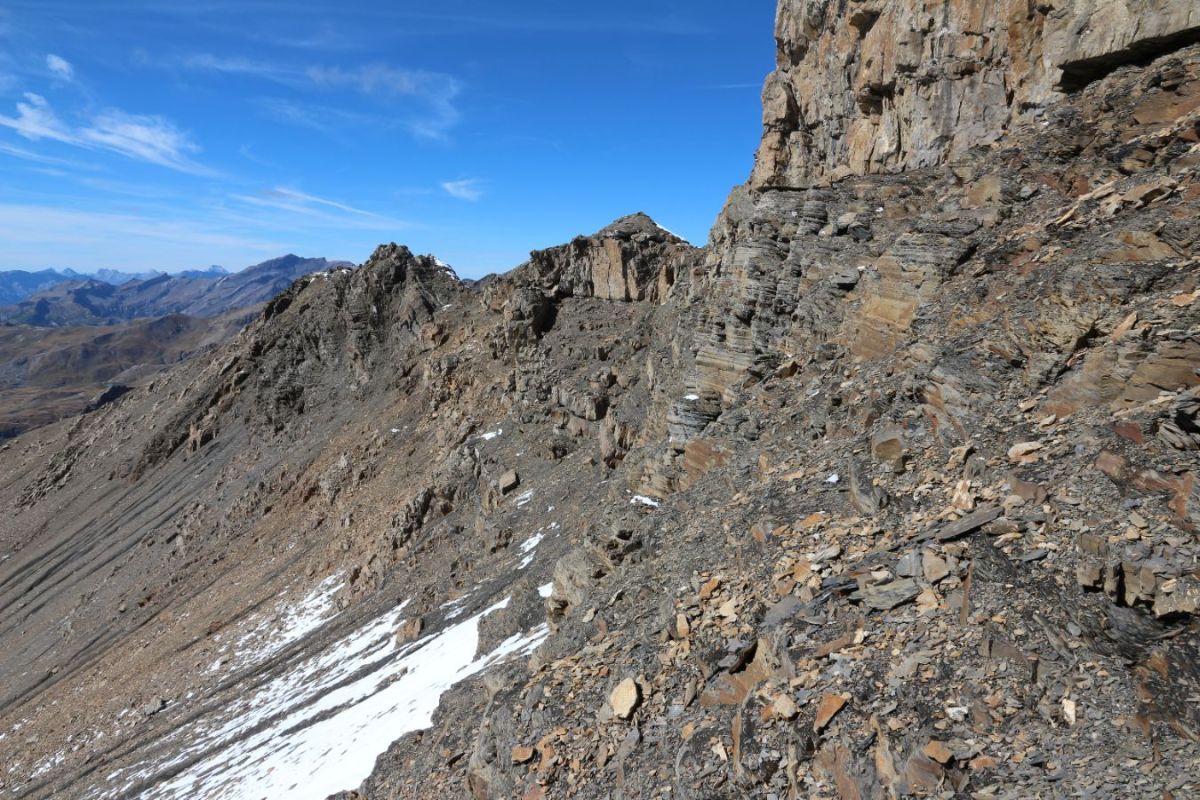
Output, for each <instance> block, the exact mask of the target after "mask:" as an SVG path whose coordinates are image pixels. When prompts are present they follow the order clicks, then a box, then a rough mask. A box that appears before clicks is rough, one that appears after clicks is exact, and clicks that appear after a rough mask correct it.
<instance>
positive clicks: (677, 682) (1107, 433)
mask: <svg viewBox="0 0 1200 800" xmlns="http://www.w3.org/2000/svg"><path fill="white" fill-rule="evenodd" d="M920 8H921V9H922V10H921V11H920V12H919V13H918V6H917V5H916V4H913V3H875V4H872V3H867V2H863V3H856V2H849V1H848V2H843V3H832V2H829V3H816V2H811V3H793V2H783V3H782V4H781V7H780V15H779V28H778V41H779V47H780V52H781V58H782V59H783V60H782V61H781V71H780V72H778V73H777V74H776V75H775V76H773V77H772V78H771V79H770V80H769V82H768V86H767V89H766V93H765V94H766V101H767V102H766V105H767V125H766V128H765V136H766V142H767V147H766V150H765V151H764V154H760V159H759V163H758V167H757V171H756V175H755V178H754V180H753V181H752V182H751V183H750V184H749V185H748V186H746V187H742V188H739V189H737V190H735V191H734V193H733V194H732V196H731V197H730V199H729V202H728V203H727V205H726V208H725V210H724V211H723V213H722V214H721V216H720V218H719V219H718V221H717V224H716V225H715V227H714V229H713V233H712V236H711V238H710V241H709V243H708V245H707V247H705V248H703V249H698V248H693V247H691V246H690V245H688V244H687V243H685V242H682V241H681V240H679V239H678V238H676V237H674V236H671V235H670V234H669V233H667V232H665V231H663V230H662V229H660V228H658V227H657V226H656V225H654V224H653V222H651V221H650V220H649V219H648V218H646V217H644V216H642V215H633V216H631V217H627V218H624V219H622V220H619V221H618V222H616V223H614V224H613V225H612V226H609V227H608V228H605V229H603V230H601V231H599V232H597V233H596V234H594V235H592V236H588V237H580V238H578V239H576V240H575V241H573V242H570V243H568V244H565V245H563V246H561V247H557V248H552V249H550V250H547V251H542V252H539V253H534V254H533V255H532V256H531V258H530V260H529V262H527V263H526V264H524V265H521V266H520V267H518V268H517V269H515V270H514V271H513V272H510V273H508V274H506V275H501V276H490V277H488V278H485V279H483V280H481V281H479V282H476V283H473V284H465V283H462V282H459V281H458V280H456V279H455V278H454V276H453V274H452V273H451V272H450V271H449V270H448V269H447V268H446V267H444V266H443V265H441V264H440V262H437V261H436V260H435V259H432V258H429V257H424V256H416V255H414V254H412V253H411V252H409V251H408V250H407V249H405V248H402V247H398V246H395V245H391V246H386V247H382V248H380V249H379V250H378V251H377V252H376V254H375V255H374V256H373V257H372V259H371V260H369V261H368V262H367V263H366V264H364V265H363V266H362V267H360V268H359V269H358V270H357V271H355V272H353V273H350V272H348V271H347V272H338V271H335V272H333V273H329V274H325V275H321V276H316V277H313V278H311V279H307V280H305V281H303V282H300V283H297V284H296V285H294V286H293V287H292V288H291V289H290V290H289V291H287V292H285V293H284V294H283V295H281V296H280V297H278V298H277V299H276V300H275V301H274V302H273V303H272V304H271V305H270V306H269V307H268V308H267V310H266V312H265V313H264V314H263V316H262V318H261V319H259V320H258V321H257V322H255V323H254V324H253V325H251V326H250V327H249V328H248V329H247V330H246V331H245V332H244V333H243V334H242V335H241V337H240V338H239V340H238V341H236V342H234V343H232V344H231V345H229V346H228V347H226V348H225V349H223V350H222V351H221V352H220V354H219V355H218V356H217V357H216V358H214V359H212V360H211V361H209V362H207V363H205V364H203V365H200V366H198V367H197V366H192V367H189V368H185V369H180V370H175V371H172V372H171V373H169V374H168V375H166V376H165V377H164V378H163V379H162V380H160V381H156V383H155V385H154V386H153V387H152V388H151V389H149V390H146V391H135V392H131V393H129V394H128V395H126V396H125V397H123V398H121V399H120V400H119V401H118V402H115V403H113V404H110V405H108V406H106V407H105V408H103V409H101V410H99V411H97V412H95V413H94V414H90V415H86V416H84V417H81V418H79V419H78V420H75V421H73V422H70V423H63V424H60V425H58V426H56V427H53V428H49V429H47V430H46V431H43V432H41V433H40V434H37V435H35V436H28V437H22V438H19V439H16V440H14V441H13V442H12V443H11V444H9V445H8V446H7V448H8V449H6V450H3V451H0V452H3V453H4V454H5V459H4V460H3V462H0V466H2V467H3V471H2V472H0V496H2V497H3V499H4V501H5V502H6V503H9V504H10V507H11V508H12V514H11V515H10V516H9V517H8V518H6V519H4V520H3V521H0V543H2V544H3V547H4V550H3V552H2V553H0V609H2V610H3V612H4V613H3V615H2V616H0V641H2V642H3V644H4V647H3V648H0V677H2V678H3V681H2V682H0V689H2V693H0V703H2V704H3V706H2V708H0V715H2V717H0V734H3V735H4V736H5V738H3V739H0V749H3V748H11V749H8V750H4V754H5V755H6V756H7V759H8V763H9V764H10V765H11V769H10V770H9V771H8V772H6V773H3V774H0V780H2V781H4V782H5V784H4V788H5V789H14V790H16V792H19V793H21V794H22V796H26V797H30V798H48V797H76V796H106V797H116V796H128V795H131V794H132V795H140V796H145V797H157V796H168V797H175V796H185V795H180V794H179V793H177V792H175V793H171V792H167V790H166V789H164V788H162V787H164V786H168V785H170V784H169V783H168V782H169V781H171V780H172V779H173V778H176V777H177V776H179V775H180V774H183V775H184V776H185V777H188V778H189V779H191V778H192V777H193V776H194V773H192V772H188V770H190V769H191V766H192V764H191V761H189V760H192V761H199V763H201V764H207V763H209V762H210V761H212V760H215V761H217V762H220V763H231V764H243V761H239V760H238V759H235V758H233V755H237V756H238V757H239V758H242V759H245V758H248V757H247V756H246V755H245V753H244V752H242V751H239V750H237V749H236V748H232V749H231V745H230V744H229V743H228V742H225V743H221V742H216V743H213V742H210V741H208V740H206V739H203V737H200V741H199V744H198V745H195V746H197V747H199V749H200V750H201V751H202V752H201V753H200V755H195V754H194V753H193V752H192V751H190V750H188V751H186V752H184V753H183V754H182V755H180V754H179V744H180V742H181V739H180V736H181V734H180V731H183V732H184V733H185V734H186V732H188V731H191V730H193V728H194V727H195V726H198V725H199V726H201V729H202V730H209V729H213V730H223V729H225V727H226V726H228V725H231V724H232V722H231V719H236V718H237V717H238V716H241V715H243V714H244V713H245V712H246V709H247V707H251V708H253V707H254V703H253V701H252V700H247V698H257V697H258V696H259V695H258V694H256V692H258V691H259V690H262V689H263V687H267V689H269V688H270V687H271V686H273V685H275V684H274V683H272V681H273V680H275V679H276V678H277V677H279V676H280V675H285V676H286V675H287V674H290V673H288V672H287V670H288V668H289V667H290V666H292V665H294V664H296V663H304V662H303V661H302V660H303V659H304V658H306V657H314V656H320V655H321V654H324V653H328V652H330V651H329V649H328V648H329V647H330V643H331V642H334V641H337V640H338V637H339V636H342V635H343V634H345V633H346V632H347V631H352V630H355V629H357V627H358V626H360V625H362V624H363V623H367V622H370V621H371V620H374V619H377V618H378V617H377V615H378V614H379V613H380V611H381V610H388V609H399V610H398V611H396V612H395V613H397V614H399V613H401V612H402V613H403V614H404V621H403V624H399V623H397V624H396V631H395V635H394V636H391V635H387V636H386V638H388V639H389V640H393V641H398V642H402V643H404V646H415V645H417V644H420V643H421V642H427V641H432V640H433V638H434V637H436V635H437V634H438V632H439V631H443V630H446V629H448V626H450V625H451V624H452V620H453V619H455V618H456V617H457V616H458V615H459V614H467V613H470V614H472V615H473V614H485V612H486V611H487V610H489V609H490V610H491V611H492V613H491V614H490V615H486V616H484V618H483V622H482V623H481V624H480V625H479V643H478V654H479V655H480V656H484V655H486V654H488V653H491V652H493V651H495V650H497V649H498V647H499V645H501V644H502V643H503V642H508V641H512V640H513V637H517V639H518V640H519V639H520V636H521V635H522V634H524V633H526V632H528V631H529V630H531V629H533V630H539V631H542V632H543V634H542V635H544V636H545V637H546V638H545V641H544V642H541V640H540V639H539V640H538V642H539V645H538V647H537V649H536V651H534V652H532V653H531V654H529V655H528V657H527V658H517V659H510V660H507V661H499V662H498V663H496V664H495V665H493V666H492V668H491V669H490V670H488V671H486V672H484V673H483V674H481V675H476V676H475V677H471V678H469V679H466V680H464V681H463V682H462V683H461V684H459V686H458V687H457V688H454V689H451V690H449V691H448V692H447V693H446V694H445V695H443V696H442V698H441V704H440V706H439V708H438V711H437V712H436V713H435V714H434V715H433V718H432V724H431V725H430V726H429V727H427V728H425V729H423V730H420V731H417V732H412V733H409V734H407V735H405V736H404V737H403V738H401V739H399V740H398V741H396V742H394V743H393V744H392V745H391V746H390V747H389V748H388V749H387V751H386V752H384V753H382V754H381V755H380V756H379V758H378V760H377V761H376V762H375V765H374V769H373V771H372V772H371V774H370V775H369V777H367V778H366V779H365V780H364V781H362V782H361V784H360V785H359V786H357V787H356V788H355V787H352V786H350V785H349V784H353V783H357V782H358V781H359V780H360V778H361V775H355V776H354V777H352V778H351V777H350V776H349V775H347V778H346V784H347V786H346V789H347V791H346V792H345V793H343V795H342V797H351V798H369V799H370V800H376V799H377V798H378V799H382V798H414V800H415V799H416V798H428V797H438V796H449V797H471V798H477V799H478V800H489V799H490V798H497V799H499V798H526V799H528V800H537V799H538V798H574V797H580V798H618V797H620V798H654V797H662V798H666V797H672V798H694V799H695V800H700V799H701V798H735V797H739V798H740V797H759V798H801V797H805V798H810V797H811V798H835V797H836V798H841V800H861V799H862V798H875V797H878V798H894V797H947V798H948V797H956V796H970V797H981V798H1028V797H1070V796H1080V797H1122V798H1125V797H1131V798H1155V799H1156V800H1158V799H1160V798H1167V797H1170V798H1182V797H1191V796H1197V795H1198V794H1200V783H1198V781H1197V775H1200V745H1198V743H1197V736H1198V734H1200V712H1198V711H1197V706H1196V704H1195V702H1194V698H1195V697H1196V696H1197V695H1198V694H1200V670H1198V669H1197V664H1198V663H1200V626H1198V623H1197V620H1198V618H1200V567H1198V566H1197V564H1198V563H1200V538H1198V537H1200V466H1198V462H1197V453H1198V452H1200V451H1198V450H1197V447H1198V446H1200V418H1198V412H1200V404H1198V403H1197V399H1196V395H1197V392H1198V391H1200V388H1198V387H1200V371H1198V369H1200V225H1198V224H1197V220H1198V218H1200V45H1195V44H1189V41H1190V38H1191V37H1192V32H1193V30H1194V26H1195V19H1194V11H1193V10H1192V8H1191V7H1190V6H1188V5H1186V4H1179V3H1175V4H1168V3H1161V4H1160V3H1155V2H1149V0H1148V1H1147V2H1144V3H1137V4H1133V3H1130V4H1128V5H1127V6H1125V5H1121V4H1107V5H1105V6H1104V9H1103V11H1101V10H1100V6H1099V4H1097V5H1095V6H1092V5H1087V4H1085V3H1081V2H1080V3H1070V2H1064V3H1061V4H1057V5H1053V6H1052V5H1051V4H1032V3H1031V4H1024V3H1022V4H1021V5H1020V6H1019V7H1018V6H1017V5H1013V4H1008V3H989V4H983V3H979V4H970V3H953V2H946V3H936V4H934V3H930V4H928V5H927V6H921V7H920ZM887 59H890V60H887ZM860 77H861V78H862V81H863V82H861V83H859V79H860ZM889 86H890V88H889ZM864 87H865V88H867V89H868V90H869V91H868V92H867V94H866V95H862V94H861V92H860V91H859V90H860V89H862V88H864ZM976 90H978V91H979V92H982V95H981V97H983V98H987V97H994V98H995V99H996V102H995V103H991V102H984V100H982V99H978V98H977V96H976V94H975V93H974V92H975V91H976ZM780 92H782V94H779V93H780ZM989 92H991V93H993V94H989ZM781 97H782V102H780V101H779V99H780V98H781ZM860 97H864V98H865V101H860ZM876 98H879V99H880V102H879V103H876V102H875V99H876ZM806 104H812V108H809V109H808V110H806V111H804V112H803V114H802V115H801V112H800V108H801V107H802V106H805V105H806ZM822 104H824V105H822ZM905 104H907V105H905ZM976 104H978V105H976ZM901 107H903V108H905V109H907V110H905V111H904V113H903V114H900V115H896V113H895V112H896V110H897V109H899V108H901ZM781 109H782V111H781ZM876 112H878V113H876ZM889 114H891V115H892V116H890V117H889ZM889 126H891V127H892V128H893V129H894V130H895V131H897V132H899V135H898V136H897V137H895V138H889V136H890V134H888V133H887V129H888V127H889ZM778 134H782V137H781V138H780V137H779V136H777V135H778ZM773 142H774V143H776V144H778V145H779V146H778V147H776V146H775V145H774V144H772V143H773ZM856 142H857V144H855V143H856ZM864 148H865V149H864ZM339 581H340V583H339ZM330 585H332V586H337V587H338V588H337V590H336V596H335V599H334V600H333V601H332V602H335V603H336V607H337V608H338V609H340V613H339V615H338V616H336V617H335V618H332V619H331V620H330V621H328V622H325V623H324V624H323V625H322V626H321V627H318V628H316V629H315V630H314V631H313V632H311V633H308V634H306V635H304V636H297V638H295V639H294V640H289V643H288V644H287V646H286V647H284V648H283V649H279V650H267V651H265V652H262V653H257V652H253V651H252V648H248V647H241V648H239V647H238V646H236V645H235V644H231V643H236V642H239V641H255V640H253V639H252V638H251V639H249V640H248V639H246V638H245V633H244V631H245V630H246V628H247V626H250V627H252V628H253V626H254V625H257V624H259V621H260V620H261V619H262V615H263V613H264V610H270V609H272V608H275V607H276V606H275V604H277V603H279V602H281V600H282V601H285V602H287V601H289V600H290V599H291V598H294V597H296V596H298V595H301V594H303V592H305V591H311V590H313V589H314V588H319V587H321V586H330ZM501 601H508V602H507V604H506V605H504V606H503V608H501V605H502V603H501ZM402 603H403V605H401V604H402ZM285 607H286V605H285ZM268 623H270V618H268ZM543 626H544V627H543ZM269 627H270V624H268V628H269ZM282 627H287V626H282ZM255 630H257V628H255ZM385 634H388V631H385ZM247 651H250V652H247ZM335 652H336V651H335ZM418 652H419V651H418ZM335 660H336V659H335ZM305 674H306V676H307V673H305ZM368 677H370V676H369V675H368ZM393 677H395V678H396V679H397V680H398V681H402V680H403V676H402V675H395V676H393ZM305 685H308V683H307V678H306V682H302V684H301V685H300V686H298V687H293V691H300V689H301V688H303V686H305ZM331 696H335V695H331ZM324 710H325V711H326V712H328V713H330V714H333V715H334V717H333V718H336V714H337V713H339V712H340V711H341V710H344V709H342V708H340V707H339V708H332V709H328V708H327V709H324ZM290 721H291V720H290V717H281V718H280V719H275V720H272V721H271V722H272V723H273V724H274V723H278V724H281V725H282V724H285V723H288V724H290ZM305 724H308V723H307V722H306V723H305ZM313 724H317V723H313ZM204 725H208V727H203V726H204ZM295 728H296V726H292V727H291V728H289V729H288V730H287V731H284V732H282V733H281V734H280V738H281V740H282V742H281V745H280V746H282V747H288V746H290V742H291V739H289V738H288V737H289V736H291V735H293V734H294V733H295ZM250 738H252V737H250ZM388 738H392V737H390V736H389V737H388ZM14 741H19V742H20V743H21V746H20V748H19V749H17V748H14V747H13V746H12V744H11V743H12V742H14ZM182 741H183V743H184V744H188V742H187V740H186V736H185V738H184V739H183V740H182ZM64 742H65V743H66V744H63V743H64ZM243 743H244V742H241V741H239V742H237V743H236V744H238V745H240V744H243ZM330 746H331V747H332V746H333V745H330ZM231 754H232V755H231ZM185 762H187V763H185ZM252 766H253V763H252V762H245V768H246V769H250V768H251V767H252ZM130 776H132V777H130ZM203 777H204V776H203V775H199V777H198V778H197V779H199V778H203ZM189 785H190V784H189ZM196 791H199V790H196ZM156 792H158V793H157V794H156ZM201 793H203V792H201ZM209 794H213V792H211V791H209Z"/></svg>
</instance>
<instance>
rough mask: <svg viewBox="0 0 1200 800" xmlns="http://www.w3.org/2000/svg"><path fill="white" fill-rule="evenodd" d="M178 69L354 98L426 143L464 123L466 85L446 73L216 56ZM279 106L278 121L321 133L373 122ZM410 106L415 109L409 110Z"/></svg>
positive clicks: (202, 56)
mask: <svg viewBox="0 0 1200 800" xmlns="http://www.w3.org/2000/svg"><path fill="white" fill-rule="evenodd" d="M178 66H180V67H183V68H184V69H188V70H195V71H202V72H211V73H217V74H222V75H236V76H241V77H250V78H256V79H258V80H261V81H266V82H269V83H275V84H279V85H282V86H287V87H289V88H293V89H302V90H307V91H310V92H314V93H325V94H328V93H331V92H350V93H351V94H354V95H357V96H358V97H361V98H366V99H369V100H372V101H374V102H376V103H377V104H379V107H380V108H381V110H385V111H386V113H387V114H388V116H389V118H391V119H392V120H396V119H399V120H400V123H399V124H401V125H403V126H404V127H406V128H408V130H409V131H410V132H411V133H412V134H413V135H415V136H418V137H422V138H433V139H438V138H442V137H444V136H445V135H446V133H447V132H448V131H449V130H450V129H451V128H453V127H454V125H456V124H457V123H458V121H459V120H460V119H461V113H460V112H459V110H458V107H457V105H456V101H457V99H458V97H459V96H460V94H461V93H462V84H461V82H460V81H459V80H458V79H457V78H454V77H453V76H451V75H447V74H445V73H442V72H433V71H429V70H421V69H403V68H400V67H394V66H391V65H389V64H382V63H371V64H366V65H362V66H354V67H343V66H327V65H321V64H316V65H308V66H298V65H293V64H282V63H276V62H270V61H263V60H259V59H250V58H243V57H240V56H219V55H214V54H211V53H198V54H193V55H190V56H187V57H186V58H183V59H181V60H179V61H178ZM273 102H274V103H276V104H277V105H276V109H275V111H276V113H275V114H274V116H276V117H277V118H279V119H282V120H283V121H288V122H292V123H295V124H299V125H302V126H304V127H308V128H313V129H318V130H324V129H326V128H327V127H328V126H327V124H326V123H325V122H324V121H321V122H319V124H314V121H315V120H321V118H336V117H337V116H339V114H347V115H355V116H358V117H360V118H361V117H364V116H370V115H363V114H361V113H358V112H346V111H341V110H339V109H328V108H326V109H320V106H321V105H322V104H320V103H303V104H302V103H296V102H293V101H284V100H275V101H273ZM406 103H407V104H410V107H409V108H407V109H404V108H403V105H404V104H406ZM313 109H319V111H318V113H316V114H313V113H311V111H312V110H313ZM397 110H400V111H401V112H402V113H401V115H400V116H399V117H398V118H397V117H396V116H395V115H396V112H397ZM321 111H324V113H321ZM279 112H283V113H279ZM330 112H332V113H330ZM393 124H395V123H393Z"/></svg>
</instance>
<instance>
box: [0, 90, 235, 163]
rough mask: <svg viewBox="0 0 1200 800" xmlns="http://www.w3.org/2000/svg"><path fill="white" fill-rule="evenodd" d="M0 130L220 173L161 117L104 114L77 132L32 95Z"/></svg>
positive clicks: (1, 121)
mask: <svg viewBox="0 0 1200 800" xmlns="http://www.w3.org/2000/svg"><path fill="white" fill-rule="evenodd" d="M0 126H2V127H6V128H11V129H13V130H14V131H16V132H17V133H18V134H19V135H21V136H23V137H24V138H26V139H29V140H30V141H39V140H42V139H48V140H51V141H56V142H62V143H63V144H69V145H73V146H75V147H81V148H84V149H88V150H107V151H109V152H113V153H117V154H119V155H123V156H125V157H126V158H132V159H135V160H138V161H145V162H147V163H150V164H157V165H159V166H163V167H167V168H169V169H173V170H178V171H179V172H186V173H189V174H192V175H214V174H215V173H214V172H213V171H212V170H210V169H208V168H207V167H204V166H202V165H200V164H197V163H196V162H195V161H193V160H192V159H191V157H190V154H193V153H198V152H199V151H200V148H199V146H197V145H196V144H195V143H194V142H193V141H192V140H191V139H190V138H189V137H188V136H187V134H185V133H183V132H182V131H180V130H179V129H178V128H176V127H175V126H174V125H173V124H171V123H170V122H168V121H167V120H165V119H163V118H162V117H158V116H149V115H139V114H127V113H125V112H123V111H116V110H110V111H105V112H102V113H100V114H98V115H96V116H94V117H93V118H92V119H91V122H90V124H89V125H87V126H86V127H81V128H72V127H71V126H70V125H68V124H67V123H65V122H64V121H63V120H62V119H60V118H59V116H58V115H57V114H56V113H55V112H54V109H52V108H51V107H50V104H49V103H48V102H47V101H46V99H45V98H44V97H42V96H41V95H36V94H33V93H32V92H27V93H26V94H25V100H24V102H18V103H17V114H16V116H14V117H6V116H0Z"/></svg>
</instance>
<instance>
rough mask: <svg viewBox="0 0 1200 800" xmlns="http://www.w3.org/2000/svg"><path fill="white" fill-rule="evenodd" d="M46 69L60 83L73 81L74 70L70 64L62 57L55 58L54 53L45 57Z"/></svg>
mask: <svg viewBox="0 0 1200 800" xmlns="http://www.w3.org/2000/svg"><path fill="white" fill-rule="evenodd" d="M46 69H48V70H50V74H51V75H53V76H54V77H56V78H58V79H59V80H61V81H67V82H68V83H69V82H71V81H73V80H75V68H74V67H73V66H71V62H69V61H67V60H66V59H65V58H63V57H62V56H56V55H55V54H54V53H50V54H49V55H47V56H46Z"/></svg>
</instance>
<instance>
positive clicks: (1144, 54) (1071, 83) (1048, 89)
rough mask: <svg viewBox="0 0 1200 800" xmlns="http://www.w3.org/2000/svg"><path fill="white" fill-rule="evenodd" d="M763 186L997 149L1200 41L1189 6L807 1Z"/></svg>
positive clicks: (769, 142) (782, 40)
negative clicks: (1074, 95)
mask: <svg viewBox="0 0 1200 800" xmlns="http://www.w3.org/2000/svg"><path fill="white" fill-rule="evenodd" d="M775 38H776V43H777V60H778V68H777V70H776V72H775V73H774V74H772V75H771V77H770V78H769V79H768V80H767V84H766V87H765V88H764V90H763V127H764V134H763V142H762V146H761V147H760V149H759V152H758V160H757V163H756V165H755V168H754V174H753V176H752V178H751V185H752V186H753V187H754V188H756V189H762V188H766V187H771V186H792V187H805V188H807V187H810V186H816V185H826V184H828V183H830V182H832V181H837V180H839V179H842V178H845V177H847V176H850V175H868V174H877V173H895V172H903V171H905V170H911V169H916V168H921V167H931V166H935V165H937V164H941V163H943V162H944V161H945V160H946V159H947V158H951V157H954V156H959V155H962V154H963V153H965V152H966V151H968V150H970V149H971V148H976V147H988V146H990V145H992V144H993V143H995V142H996V141H998V140H999V139H1000V138H1001V137H1002V136H1003V135H1004V134H1005V133H1007V132H1008V131H1009V130H1010V129H1011V128H1012V126H1014V125H1016V124H1019V123H1021V122H1028V121H1031V120H1037V119H1039V118H1041V117H1042V115H1043V114H1044V113H1045V112H1046V110H1047V109H1048V107H1050V106H1051V105H1053V104H1054V103H1056V102H1057V101H1059V100H1061V99H1062V98H1063V96H1064V93H1068V92H1074V91H1077V90H1079V89H1081V88H1082V87H1084V86H1086V85H1087V84H1088V83H1089V82H1091V81H1093V80H1096V79H1098V78H1100V77H1103V76H1104V75H1105V74H1107V73H1108V72H1110V71H1111V70H1113V69H1115V68H1116V67H1119V66H1121V65H1122V64H1131V63H1138V62H1142V61H1145V60H1147V59H1153V58H1154V57H1155V56H1156V55H1159V54H1162V53H1165V52H1169V51H1170V50H1172V49H1177V48H1178V47H1180V46H1182V45H1185V44H1188V43H1192V42H1196V41H1200V8H1197V7H1196V5H1195V4H1193V3H1190V2H1186V1H1184V2H1180V0H1117V1H1116V2H1108V0H1067V1H1066V2H1058V3H1033V2H1029V0H998V1H997V0H964V2H948V3H932V2H912V0H849V2H830V0H795V1H794V2H781V3H780V4H779V12H778V17H777V20H776V30H775Z"/></svg>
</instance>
